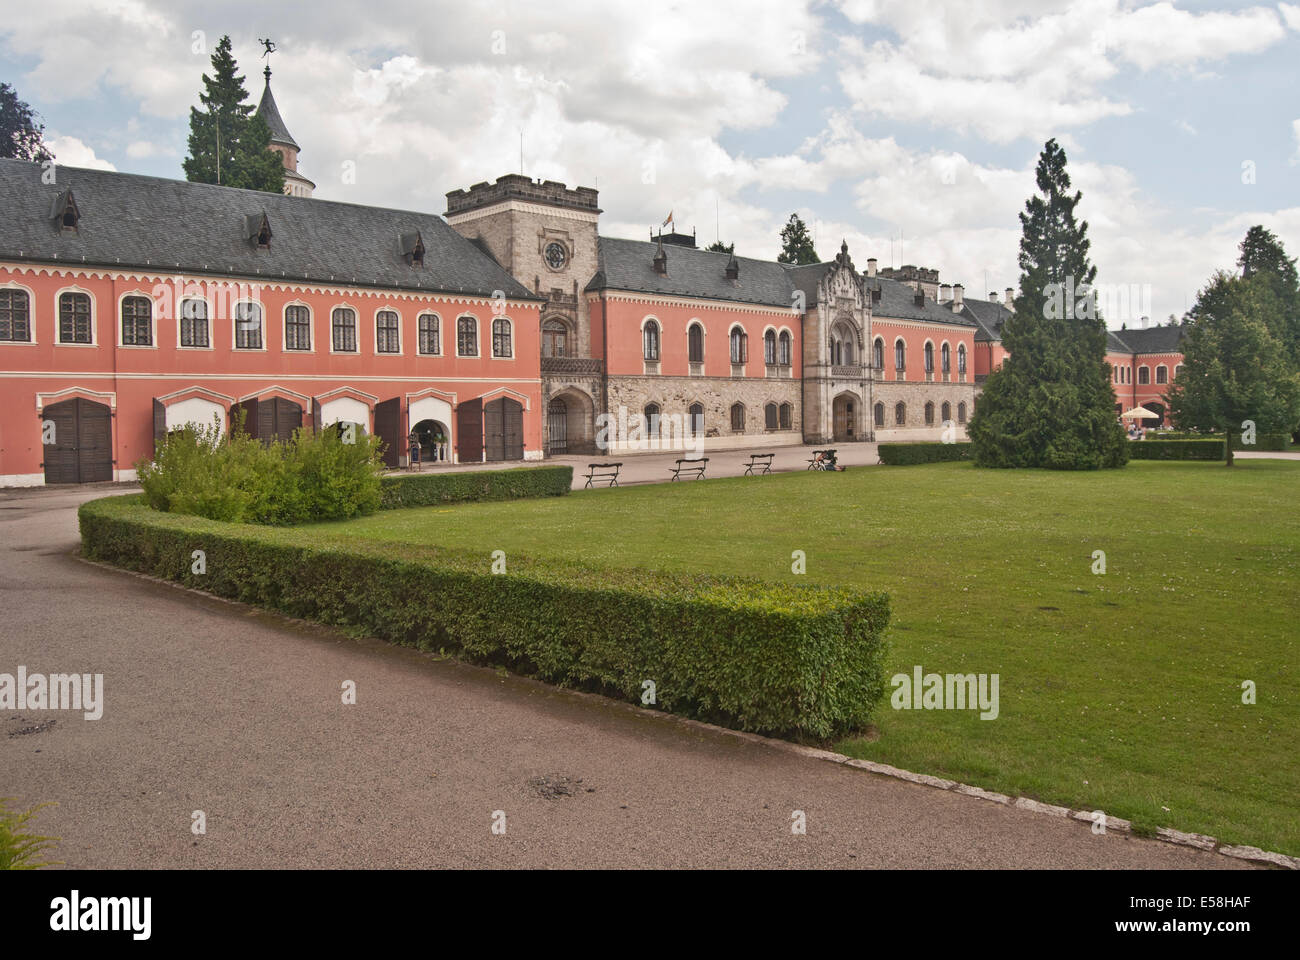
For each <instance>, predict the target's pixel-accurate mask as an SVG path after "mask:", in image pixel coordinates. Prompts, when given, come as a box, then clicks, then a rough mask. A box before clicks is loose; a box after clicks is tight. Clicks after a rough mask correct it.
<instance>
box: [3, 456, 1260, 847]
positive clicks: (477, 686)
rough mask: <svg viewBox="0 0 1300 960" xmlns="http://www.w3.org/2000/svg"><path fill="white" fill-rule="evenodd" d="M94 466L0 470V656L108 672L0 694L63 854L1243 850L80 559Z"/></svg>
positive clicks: (9, 752) (22, 778)
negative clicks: (587, 690)
mask: <svg viewBox="0 0 1300 960" xmlns="http://www.w3.org/2000/svg"><path fill="white" fill-rule="evenodd" d="M638 469H639V468H638ZM113 492H116V490H114V489H113V488H111V487H110V488H98V489H97V488H94V487H91V488H72V489H68V488H62V489H45V490H29V491H6V492H3V493H0V590H2V591H3V593H0V596H3V598H4V601H3V603H4V606H3V618H0V672H6V673H14V672H15V671H16V669H17V667H18V666H20V665H21V666H25V667H26V668H27V670H28V672H29V673H37V672H40V673H55V672H58V673H63V672H77V673H81V672H92V673H102V674H103V675H104V700H105V706H104V712H103V717H102V719H99V720H96V721H87V720H84V719H82V718H81V715H80V714H79V713H67V712H63V713H57V714H54V713H49V712H42V711H33V710H25V711H16V710H15V711H5V712H4V713H0V725H3V726H4V728H5V731H6V734H19V731H22V730H25V729H27V728H30V727H33V726H39V725H40V724H42V723H44V722H45V721H47V720H49V719H55V720H56V722H55V724H54V725H53V726H49V727H47V728H45V729H44V730H43V731H42V732H35V733H22V734H19V735H13V736H10V735H6V736H3V737H0V796H12V797H16V798H17V799H18V802H19V803H20V804H24V805H29V804H34V803H38V802H41V801H48V800H52V801H57V802H58V806H56V807H48V808H46V809H45V810H44V811H42V813H41V814H40V816H39V817H38V819H37V821H36V827H37V828H38V829H39V830H40V832H41V833H45V834H50V835H53V836H56V837H59V838H61V842H60V845H59V847H58V850H57V852H56V854H55V859H58V860H62V861H65V862H66V864H67V866H68V867H71V868H86V867H97V868H108V867H182V868H224V867H286V866H288V867H426V868H427V867H1005V868H1017V867H1039V868H1068V867H1089V868H1095V869H1122V868H1134V867H1186V868H1198V867H1199V868H1211V869H1230V868H1234V867H1241V866H1245V865H1244V864H1242V863H1240V862H1238V861H1233V860H1230V859H1228V858H1226V857H1223V856H1220V855H1217V854H1211V853H1206V852H1202V851H1197V850H1192V849H1187V848H1180V847H1174V846H1170V845H1167V844H1163V843H1156V842H1153V841H1146V840H1139V839H1136V838H1133V837H1126V836H1122V835H1117V834H1114V833H1111V834H1108V835H1106V836H1094V835H1093V834H1092V833H1091V831H1090V830H1089V828H1088V826H1087V825H1085V824H1081V823H1077V822H1072V821H1065V820H1060V819H1057V818H1055V817H1049V816H1044V815H1041V814H1033V813H1029V812H1026V811H1023V810H1016V809H1009V808H1006V807H1003V806H999V805H996V804H993V803H989V802H987V801H983V800H977V799H973V798H970V797H964V796H960V795H957V794H954V793H951V792H946V791H939V790H934V789H931V788H928V787H922V786H917V785H914V784H909V783H905V782H900V781H897V780H893V779H890V778H887V777H881V776H877V775H874V774H869V773H866V772H863V771H859V770H854V769H846V768H844V767H842V766H838V765H835V764H829V763H825V762H823V761H818V760H814V759H808V758H804V757H801V756H797V755H793V754H791V753H789V752H787V751H784V750H780V749H777V748H774V747H772V746H769V745H766V744H763V743H753V742H749V741H746V740H742V739H740V738H737V737H733V736H730V735H727V734H725V733H720V732H713V731H710V730H707V729H701V728H697V727H691V726H687V725H684V724H681V723H679V722H676V721H674V720H672V719H669V718H665V717H663V716H661V715H657V714H654V713H651V712H649V711H645V710H642V709H639V708H632V707H627V706H624V705H619V704H612V703H610V702H609V701H606V700H603V699H600V698H597V697H590V696H583V695H578V694H574V693H572V692H568V691H564V690H559V689H555V688H551V687H547V686H544V685H542V684H538V683H534V682H531V681H527V680H522V679H518V678H513V677H510V676H500V675H498V674H497V673H496V672H495V671H493V670H489V669H482V668H476V667H469V666H464V665H461V664H457V663H454V662H448V661H442V662H439V661H435V660H432V659H430V658H428V657H425V656H421V655H419V654H417V653H415V652H414V651H411V650H407V649H400V648H396V647H392V646H388V645H386V644H380V643H377V642H370V641H357V640H353V639H349V638H347V637H345V636H343V635H341V634H338V633H335V632H333V631H330V630H326V629H324V628H320V627H316V626H312V625H306V624H291V623H287V622H285V621H283V620H281V619H280V618H277V617H275V616H272V615H270V614H266V613H262V612H260V611H257V610H254V609H250V608H246V607H242V606H239V605H235V604H229V603H224V602H221V601H218V600H215V599H211V598H207V597H204V596H202V595H199V594H194V593H189V592H186V591H182V590H180V589H178V588H175V587H170V586H167V585H163V584H155V583H152V582H149V581H145V580H142V579H140V578H137V577H132V576H130V575H128V574H125V573H121V572H118V571H115V570H110V569H105V568H101V567H98V566H94V565H90V564H87V563H84V562H82V561H80V560H78V559H77V558H76V557H75V556H74V551H75V550H76V548H77V544H78V535H77V524H76V513H75V510H76V507H77V505H78V504H79V503H80V502H81V501H83V500H86V499H89V498H91V497H96V496H101V495H104V494H107V493H113ZM348 680H350V681H354V682H355V684H356V691H357V702H356V704H355V705H352V706H344V705H343V704H342V703H341V698H340V689H341V685H342V684H343V682H344V681H348ZM547 777H550V778H552V779H550V780H546V779H539V778H547ZM565 777H567V778H568V780H567V781H565V780H563V779H558V778H565ZM547 795H549V797H548V796H547ZM196 810H201V811H203V813H204V815H205V816H206V820H207V833H206V835H204V836H194V835H193V834H192V833H191V817H192V815H193V813H194V811H196ZM498 810H499V811H504V813H505V815H506V828H507V832H506V834H505V835H504V836H496V835H493V834H492V832H491V829H490V827H491V823H492V819H491V818H492V815H493V811H498ZM795 810H802V811H804V813H805V814H806V816H807V823H808V833H807V835H806V836H793V835H792V834H791V830H790V824H791V813H792V811H795Z"/></svg>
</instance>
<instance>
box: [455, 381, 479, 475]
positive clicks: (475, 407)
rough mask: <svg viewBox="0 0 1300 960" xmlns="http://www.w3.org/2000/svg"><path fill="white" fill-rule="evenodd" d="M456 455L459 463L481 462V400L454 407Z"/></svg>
mask: <svg viewBox="0 0 1300 960" xmlns="http://www.w3.org/2000/svg"><path fill="white" fill-rule="evenodd" d="M456 454H457V457H458V458H459V460H460V462H461V463H479V462H481V461H482V460H483V399H482V398H481V397H475V398H474V399H473V400H466V401H464V402H462V403H459V404H457V405H456Z"/></svg>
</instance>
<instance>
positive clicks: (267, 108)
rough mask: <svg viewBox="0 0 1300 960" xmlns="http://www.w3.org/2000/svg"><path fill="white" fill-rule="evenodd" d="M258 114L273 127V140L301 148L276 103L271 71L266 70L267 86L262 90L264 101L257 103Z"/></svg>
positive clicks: (273, 141)
mask: <svg viewBox="0 0 1300 960" xmlns="http://www.w3.org/2000/svg"><path fill="white" fill-rule="evenodd" d="M257 112H258V115H259V116H261V117H262V118H263V119H264V120H265V121H266V125H267V126H268V127H270V128H271V142H272V143H282V144H284V145H285V146H289V147H293V148H294V149H295V150H297V149H299V147H298V143H297V141H296V140H294V139H293V137H292V136H290V135H289V128H288V127H286V126H285V125H284V118H283V117H281V116H280V108H279V107H277V106H276V105H275V97H274V96H273V95H272V93H271V71H270V70H269V69H268V70H267V72H266V87H265V89H263V90H262V102H261V103H259V104H258V105H257Z"/></svg>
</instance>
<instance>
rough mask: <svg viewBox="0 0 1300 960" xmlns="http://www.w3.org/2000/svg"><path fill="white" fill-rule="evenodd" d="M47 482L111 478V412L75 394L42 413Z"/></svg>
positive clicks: (72, 481) (42, 436)
mask: <svg viewBox="0 0 1300 960" xmlns="http://www.w3.org/2000/svg"><path fill="white" fill-rule="evenodd" d="M41 443H42V448H41V449H42V451H43V454H44V456H43V459H44V461H45V482H46V483H102V482H104V481H106V480H112V479H113V418H112V411H111V410H109V409H108V407H106V406H105V405H104V404H102V403H95V402H94V401H93V400H84V399H82V398H81V397H77V398H75V399H73V400H64V401H63V402H62V403H54V404H51V405H50V406H48V407H46V408H45V409H44V410H43V411H42V413H41Z"/></svg>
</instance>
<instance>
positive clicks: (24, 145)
mask: <svg viewBox="0 0 1300 960" xmlns="http://www.w3.org/2000/svg"><path fill="white" fill-rule="evenodd" d="M44 134H45V125H44V124H43V123H41V122H40V120H39V119H38V117H37V114H36V111H35V110H33V109H32V108H31V106H29V105H28V104H27V103H26V102H25V101H23V100H19V99H18V91H16V90H15V89H14V88H13V87H11V86H9V84H7V83H0V157H3V158H4V159H6V160H30V161H32V162H33V163H40V162H42V161H44V160H53V159H54V155H53V154H51V153H50V151H49V150H48V149H47V148H46V146H45V138H44Z"/></svg>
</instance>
